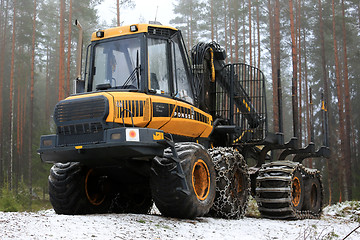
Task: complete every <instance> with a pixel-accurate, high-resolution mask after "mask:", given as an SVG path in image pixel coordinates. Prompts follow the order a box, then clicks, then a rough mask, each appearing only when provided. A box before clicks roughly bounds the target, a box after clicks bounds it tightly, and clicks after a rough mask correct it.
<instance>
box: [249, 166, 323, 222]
mask: <svg viewBox="0 0 360 240" xmlns="http://www.w3.org/2000/svg"><path fill="white" fill-rule="evenodd" d="M256 201H257V203H258V205H259V211H260V213H261V215H262V216H263V217H266V218H271V219H309V218H319V217H320V213H321V208H322V201H323V187H322V182H321V176H320V172H319V171H318V170H316V169H310V168H305V167H304V166H303V165H302V164H300V163H296V162H290V161H277V162H270V163H267V164H264V165H263V166H262V168H261V169H260V171H259V176H258V177H257V179H256Z"/></svg>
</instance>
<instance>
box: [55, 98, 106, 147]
mask: <svg viewBox="0 0 360 240" xmlns="http://www.w3.org/2000/svg"><path fill="white" fill-rule="evenodd" d="M108 105H109V104H108V101H107V99H106V98H105V97H104V96H96V97H86V98H81V99H72V100H64V101H61V102H59V103H58V104H57V105H56V107H55V112H54V121H55V123H56V126H57V131H56V132H57V134H58V136H59V139H58V140H59V141H58V144H59V145H73V144H83V143H91V142H101V141H103V138H104V136H103V132H104V128H105V126H106V122H105V119H106V117H107V116H108V109H109V107H108Z"/></svg>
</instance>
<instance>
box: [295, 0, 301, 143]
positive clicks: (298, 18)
mask: <svg viewBox="0 0 360 240" xmlns="http://www.w3.org/2000/svg"><path fill="white" fill-rule="evenodd" d="M298 1H299V2H298V10H297V20H296V23H297V29H298V45H299V48H298V49H299V104H298V106H299V145H300V146H302V73H301V0H298Z"/></svg>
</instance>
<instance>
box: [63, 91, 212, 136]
mask: <svg viewBox="0 0 360 240" xmlns="http://www.w3.org/2000/svg"><path fill="white" fill-rule="evenodd" d="M99 95H103V96H105V97H106V98H107V100H108V102H109V115H108V116H107V118H106V122H115V123H119V124H125V125H127V126H132V124H134V126H135V127H147V128H153V129H159V130H163V131H164V132H166V133H171V134H175V135H180V136H185V137H191V138H198V137H203V138H206V137H208V136H209V135H210V133H211V131H212V129H213V127H212V121H213V119H212V116H211V115H209V114H207V113H205V112H204V111H202V110H200V109H198V108H196V107H194V106H192V105H191V104H188V103H185V102H182V101H178V100H175V99H172V98H169V97H162V96H159V95H147V94H145V93H137V92H101V93H89V94H84V95H77V96H71V97H69V98H67V99H66V100H71V99H79V98H86V97H94V96H99ZM159 137H161V136H155V138H159Z"/></svg>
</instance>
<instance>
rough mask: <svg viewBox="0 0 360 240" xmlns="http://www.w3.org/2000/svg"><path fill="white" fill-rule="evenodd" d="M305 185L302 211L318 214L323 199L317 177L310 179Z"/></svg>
mask: <svg viewBox="0 0 360 240" xmlns="http://www.w3.org/2000/svg"><path fill="white" fill-rule="evenodd" d="M305 183H306V184H305V202H304V209H306V210H309V211H311V212H313V213H314V214H319V213H320V212H321V207H322V199H323V196H322V190H321V182H320V180H319V177H314V178H310V179H308V180H307V181H306V182H305Z"/></svg>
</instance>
